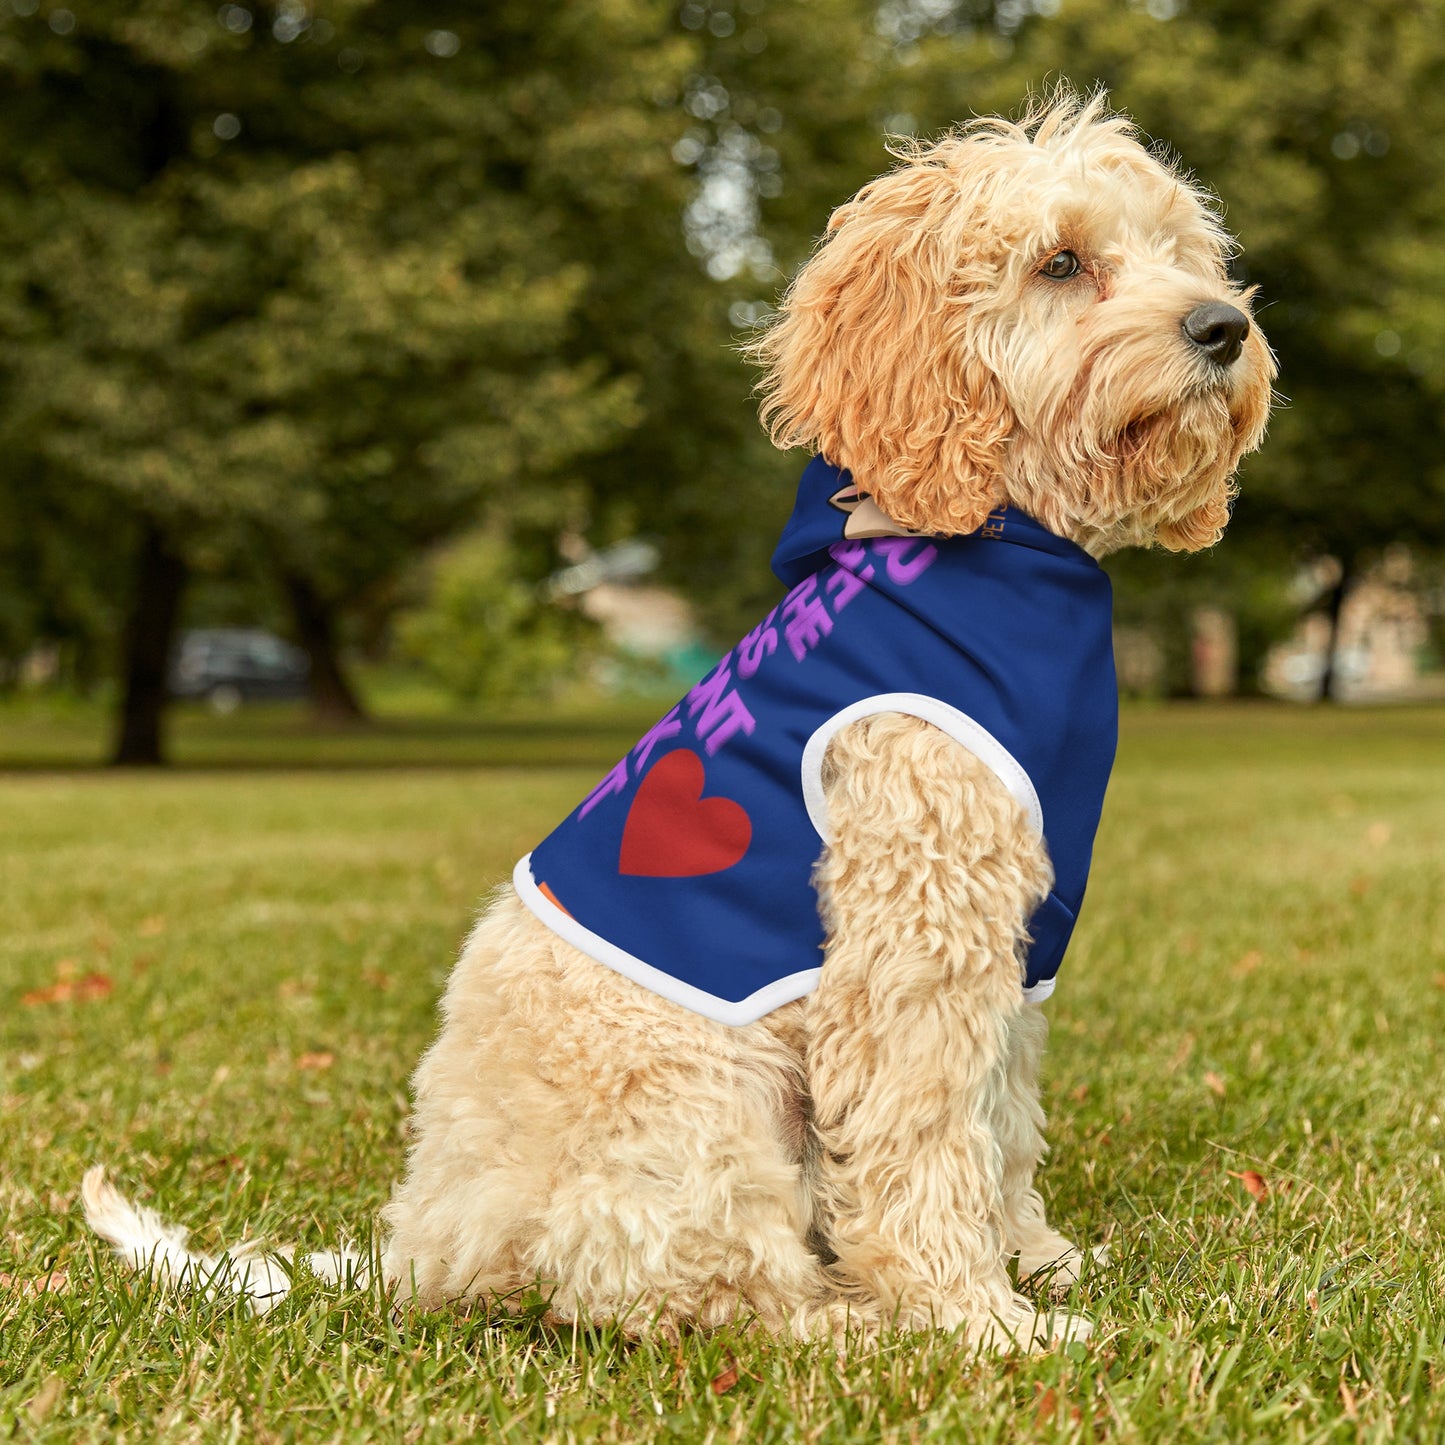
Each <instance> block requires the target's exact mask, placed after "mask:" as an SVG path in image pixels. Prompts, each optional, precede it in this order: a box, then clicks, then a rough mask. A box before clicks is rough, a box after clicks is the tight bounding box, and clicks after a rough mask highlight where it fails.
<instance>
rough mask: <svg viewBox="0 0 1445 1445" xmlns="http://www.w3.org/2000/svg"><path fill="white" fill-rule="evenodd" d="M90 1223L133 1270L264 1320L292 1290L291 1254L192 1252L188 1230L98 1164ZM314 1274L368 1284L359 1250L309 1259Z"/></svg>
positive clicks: (248, 1249) (84, 1187)
mask: <svg viewBox="0 0 1445 1445" xmlns="http://www.w3.org/2000/svg"><path fill="white" fill-rule="evenodd" d="M80 1198H81V1203H82V1205H83V1207H84V1209H85V1222H86V1223H87V1224H88V1225H90V1227H91V1228H92V1229H93V1230H94V1231H95V1232H96V1233H97V1234H98V1235H99V1236H100V1237H101V1238H102V1239H103V1240H105V1241H106V1243H107V1244H109V1245H110V1246H111V1248H113V1249H114V1250H115V1252H116V1253H117V1254H118V1255H120V1257H121V1258H122V1259H123V1260H125V1262H126V1263H127V1264H128V1265H130V1266H131V1268H132V1269H136V1270H140V1271H142V1272H147V1271H149V1272H150V1273H151V1274H153V1275H154V1276H155V1277H156V1278H157V1279H160V1280H164V1281H165V1282H166V1283H168V1284H174V1285H179V1286H181V1287H184V1288H189V1289H199V1290H200V1291H201V1292H202V1293H203V1294H204V1295H205V1296H206V1297H207V1298H208V1299H212V1298H215V1297H216V1296H217V1295H226V1294H229V1295H240V1296H242V1297H244V1299H245V1300H246V1302H247V1303H248V1304H249V1305H250V1307H251V1309H252V1310H253V1311H255V1313H256V1314H258V1315H263V1314H265V1313H266V1311H267V1310H269V1309H272V1308H273V1307H274V1306H276V1305H278V1304H279V1303H280V1302H281V1301H282V1300H283V1299H285V1298H286V1294H287V1292H288V1291H289V1290H290V1288H291V1271H290V1268H289V1264H290V1260H291V1258H292V1251H291V1250H290V1249H282V1250H277V1251H274V1252H268V1251H264V1250H262V1249H261V1248H260V1247H259V1246H258V1245H256V1244H254V1243H252V1244H245V1245H239V1246H237V1247H235V1248H233V1249H228V1250H226V1251H224V1252H223V1253H222V1254H219V1255H208V1254H194V1253H192V1252H191V1251H190V1250H189V1249H187V1248H186V1239H187V1231H186V1230H185V1229H183V1228H181V1226H180V1225H178V1224H167V1223H166V1221H165V1220H164V1219H162V1218H161V1217H160V1215H159V1214H157V1213H156V1212H155V1210H153V1209H147V1208H146V1207H145V1206H144V1205H138V1204H132V1203H131V1202H130V1200H128V1199H127V1198H126V1197H125V1196H124V1195H123V1194H122V1193H121V1192H120V1190H118V1189H117V1188H116V1187H115V1186H114V1185H113V1184H112V1183H111V1182H110V1181H109V1180H108V1179H107V1178H106V1177H105V1166H104V1165H103V1164H97V1165H95V1166H94V1167H93V1168H91V1169H87V1170H86V1172H85V1178H84V1179H83V1180H82V1181H81V1185H80ZM307 1263H308V1264H309V1265H310V1267H311V1271H312V1273H313V1274H315V1275H317V1276H318V1277H319V1278H321V1279H324V1280H326V1281H327V1282H328V1283H330V1284H345V1283H347V1282H348V1280H349V1281H350V1282H352V1283H354V1284H363V1283H365V1280H366V1277H367V1274H368V1268H367V1261H366V1260H365V1259H363V1258H362V1256H361V1255H359V1254H357V1253H356V1252H355V1251H354V1250H349V1249H336V1250H326V1251H324V1252H322V1253H318V1254H312V1255H308V1256H307Z"/></svg>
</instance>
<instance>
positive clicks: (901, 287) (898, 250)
mask: <svg viewBox="0 0 1445 1445" xmlns="http://www.w3.org/2000/svg"><path fill="white" fill-rule="evenodd" d="M982 149H983V148H982V147H979V146H978V145H977V143H976V142H971V141H969V140H968V139H965V138H961V137H950V138H949V139H947V140H945V141H941V142H939V143H938V144H937V145H934V146H932V147H930V148H928V149H926V150H921V149H920V150H919V151H917V152H916V153H914V154H913V155H912V156H911V157H910V158H909V159H908V160H907V162H906V163H905V164H904V165H902V166H900V167H899V168H898V169H896V170H894V171H892V172H890V173H889V174H888V175H885V176H882V177H880V178H879V179H878V180H876V181H874V182H872V183H871V184H870V185H868V186H865V187H864V188H863V190H861V191H860V192H859V193H858V195H857V196H856V197H855V198H854V199H853V200H852V201H850V202H848V203H847V204H846V205H844V206H841V207H839V209H838V210H837V211H836V212H835V213H834V215H833V218H832V220H831V222H830V223H829V226H828V235H827V236H826V237H825V238H824V239H823V241H822V242H821V243H820V245H819V246H818V249H817V250H816V251H815V252H814V253H813V256H812V257H811V259H810V260H809V261H808V262H807V264H806V265H805V266H804V267H803V268H802V270H800V271H799V272H798V274H797V276H796V277H795V278H794V280H793V284H792V285H791V286H790V287H789V289H788V292H787V294H786V295H785V296H784V298H783V301H782V303H781V306H780V309H779V315H778V317H777V319H776V320H775V321H774V322H773V324H772V325H771V326H770V327H769V328H768V329H767V331H765V332H764V333H763V334H762V336H761V337H760V338H759V339H758V340H757V341H756V342H754V343H753V344H752V346H751V347H750V348H749V351H750V353H751V355H752V356H753V358H754V359H755V360H757V361H759V362H761V363H762V365H763V366H764V368H765V374H764V378H763V382H762V386H761V390H762V393H763V397H764V400H763V407H762V414H763V420H764V422H765V423H766V425H767V426H768V429H769V432H770V434H771V436H772V438H773V441H774V443H775V444H776V445H778V446H780V447H784V448H787V447H795V446H810V447H813V448H815V449H816V450H818V451H820V452H821V453H822V454H823V455H824V456H825V457H827V459H828V460H829V461H830V462H832V463H834V464H835V465H836V466H841V467H846V468H847V469H848V470H849V471H851V472H852V473H853V476H854V478H855V479H856V481H857V483H858V485H859V487H860V488H862V489H863V490H864V491H865V492H867V493H868V494H869V495H870V496H871V497H872V498H873V499H874V501H876V502H877V504H878V505H879V507H881V508H882V510H883V511H884V512H885V513H887V515H888V516H889V517H890V518H892V519H893V520H894V521H895V522H898V523H900V524H901V525H903V526H904V527H908V528H910V529H912V530H914V531H920V532H942V533H955V534H961V533H967V532H974V531H977V530H978V528H979V527H981V526H982V525H983V523H984V520H985V519H986V518H987V516H988V514H989V512H991V511H992V510H993V509H994V508H995V507H997V506H999V505H1000V504H1001V503H1002V502H1003V500H1004V491H1003V484H1002V479H1001V471H1002V460H1003V451H1004V447H1005V445H1006V443H1007V441H1008V438H1009V434H1010V432H1011V431H1012V428H1013V415H1012V413H1011V412H1010V410H1009V407H1008V404H1007V402H1006V400H1005V398H1004V394H1003V389H1002V387H1001V386H1000V384H999V382H998V379H997V378H996V377H995V376H994V374H993V372H992V371H991V370H990V369H989V368H988V367H987V365H986V364H985V362H984V360H983V358H982V357H981V355H980V351H979V346H978V343H977V338H976V337H975V336H974V334H973V331H974V321H975V318H974V315H973V312H974V303H973V302H972V300H971V299H970V295H969V292H970V288H971V283H972V286H973V287H974V288H979V287H981V285H982V275H981V274H979V275H973V276H970V268H971V266H973V267H976V266H977V262H978V257H977V255H976V248H975V247H974V246H973V245H972V244H971V235H970V233H971V231H972V229H973V227H972V225H971V224H970V219H971V218H970V215H969V213H970V212H972V211H973V207H972V206H971V205H969V204H968V201H969V199H970V196H969V193H970V191H971V190H972V189H973V186H972V183H971V179H970V174H969V172H970V170H971V169H972V167H971V166H970V164H969V162H970V161H971V160H972V159H973V156H972V155H970V152H972V153H973V155H977V154H978V153H979V152H980V151H981V150H982ZM985 270H987V268H985ZM988 280H990V281H991V272H989V274H988Z"/></svg>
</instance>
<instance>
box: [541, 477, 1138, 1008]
mask: <svg viewBox="0 0 1445 1445" xmlns="http://www.w3.org/2000/svg"><path fill="white" fill-rule="evenodd" d="M898 530H899V529H897V528H896V527H894V526H893V525H892V524H891V523H889V522H888V521H887V519H886V518H884V517H883V515H882V513H881V512H879V511H878V510H877V508H876V507H875V506H874V505H873V504H872V502H871V501H870V500H869V499H868V498H866V496H864V495H862V494H861V493H859V492H858V490H857V488H856V487H855V486H854V485H853V483H852V479H851V477H850V476H849V474H848V473H847V472H846V471H841V470H839V469H838V468H836V467H833V466H831V465H830V464H829V463H828V462H826V461H824V460H823V459H822V458H821V457H819V458H816V459H814V461H813V462H812V463H811V464H810V465H809V466H808V468H807V470H806V471H805V472H804V473H803V477H802V481H801V483H800V484H799V488H798V499H797V504H796V506H795V507H794V509H793V515H792V517H791V518H790V519H789V521H788V524H787V526H786V527H785V529H784V531H783V535H782V538H781V540H780V542H779V545H778V549H777V551H776V553H775V554H774V557H773V570H774V572H775V573H776V574H777V575H778V577H779V579H780V580H781V581H782V582H783V583H784V584H785V585H786V586H788V587H789V588H790V590H789V592H788V594H787V595H786V596H785V597H784V598H783V600H782V602H781V603H779V604H778V606H776V607H774V608H773V610H772V611H771V612H769V613H768V615H767V616H766V617H765V618H763V620H762V621H761V622H760V623H758V625H757V626H756V627H754V628H753V629H752V631H751V632H749V633H748V634H747V636H745V637H744V638H743V639H742V640H741V641H740V642H739V643H738V644H737V645H736V646H735V647H733V648H732V649H731V650H730V651H729V652H728V653H727V654H726V656H724V657H723V659H722V660H721V661H720V662H719V663H718V664H717V666H716V667H714V668H713V669H712V671H711V672H709V673H708V674H707V676H706V677H704V678H703V679H702V681H701V682H699V683H698V684H697V685H696V686H695V687H694V688H693V689H692V690H691V691H690V692H689V693H688V694H687V696H686V697H685V698H683V699H682V700H681V701H680V702H679V703H678V704H677V706H676V707H674V708H672V709H671V710H670V711H669V712H668V713H667V714H666V715H665V716H664V717H663V718H661V719H660V720H659V721H658V722H657V723H656V724H655V725H654V726H653V727H652V728H651V729H649V731H648V732H647V733H645V734H644V735H643V737H642V738H641V739H640V740H639V741H638V742H637V744H636V745H635V746H634V747H633V748H632V750H631V751H630V752H629V753H628V754H627V756H626V757H624V758H623V759H622V760H621V761H620V762H619V763H618V764H617V765H616V767H614V768H613V769H612V770H611V771H610V772H609V773H608V774H607V776H606V777H604V778H603V779H602V781H601V782H600V783H598V785H597V786H596V787H595V788H594V789H593V790H592V791H591V792H590V793H589V794H588V795H587V796H586V797H585V798H584V799H583V800H582V802H581V803H580V804H579V805H578V806H577V808H576V809H575V810H574V811H573V812H572V813H571V815H570V816H569V817H568V818H567V819H566V820H565V821H564V822H563V823H562V824H561V826H560V827H558V828H557V829H556V830H555V831H554V832H553V833H551V834H550V835H549V836H548V837H547V838H546V839H545V840H544V841H543V842H541V843H540V844H538V846H537V847H536V848H535V849H534V850H533V851H532V852H531V853H530V854H528V855H527V856H526V857H525V858H523V859H522V860H521V861H520V862H519V863H518V864H517V867H516V871H515V874H514V878H513V881H514V883H515V886H516V889H517V892H518V894H519V895H520V896H521V898H522V900H523V902H524V903H525V904H526V905H527V906H528V907H529V908H530V909H531V910H532V911H533V912H534V913H535V914H536V915H537V916H538V917H539V918H540V919H541V920H542V921H543V922H544V923H546V924H547V925H548V927H550V928H551V929H553V930H554V931H555V932H556V933H558V934H559V935H561V937H563V938H564V939H566V940H567V941H568V942H570V943H572V944H574V945H575V946H576V947H578V948H580V949H581V950H582V951H583V952H584V953H586V954H588V955H589V956H591V957H592V958H594V959H596V960H597V961H598V962H599V963H603V964H606V965H607V966H608V967H610V968H613V969H616V970H617V971H618V972H619V973H623V974H625V975H626V976H627V977H629V978H631V979H635V980H636V981H637V982H638V983H641V984H643V985H645V986H646V987H647V988H650V989H652V990H653V991H654V992H656V993H659V994H661V995H662V996H663V997H664V998H668V999H671V1000H672V1001H673V1002H675V1003H679V1004H681V1005H683V1006H684V1007H686V1008H689V1009H692V1010H694V1011H696V1012H697V1013H701V1014H704V1015H705V1016H706V1017H708V1018H711V1019H716V1020H718V1021H719V1022H721V1023H726V1024H734V1025H742V1024H748V1023H752V1022H753V1021H754V1020H756V1019H759V1018H761V1017H762V1016H763V1015H764V1014H767V1013H769V1012H771V1011H772V1010H773V1009H776V1008H779V1007H781V1006H782V1005H783V1004H785V1003H789V1002H791V1001H792V1000H793V999H796V998H801V997H802V996H803V995H805V994H808V993H811V992H812V991H813V989H814V988H816V987H817V984H818V979H819V977H820V974H821V972H822V968H823V966H824V960H823V941H824V940H823V928H822V924H821V922H820V920H819V916H818V901H817V895H816V892H815V890H814V888H813V883H812V874H813V868H814V865H815V864H816V862H817V860H818V857H819V855H820V853H821V852H822V848H823V845H824V844H825V843H826V841H827V839H828V819H827V807H826V803H825V800H824V796H823V788H822V780H821V774H822V764H823V758H824V754H825V753H826V751H827V746H828V742H829V739H830V738H832V736H833V735H834V733H836V732H837V731H838V729H839V728H841V727H844V726H846V725H847V724H848V723H850V722H853V721H855V720H857V719H858V718H862V717H867V716H869V715H870V714H873V713H880V712H900V713H907V714H911V715H913V716H915V717H919V718H922V719H924V720H925V721H927V722H930V723H932V724H933V725H934V726H936V727H938V728H940V729H942V730H943V731H944V732H945V733H947V734H948V735H949V736H951V737H953V738H955V739H956V740H957V741H958V742H960V743H961V744H962V745H963V746H964V747H966V748H968V749H969V750H970V751H971V752H973V753H974V754H975V755H977V756H978V757H979V758H980V759H982V761H983V762H985V763H986V764H987V765H988V766H989V767H990V768H992V769H993V771H994V772H995V773H996V774H997V775H998V777H999V779H1000V781H1001V782H1002V783H1003V784H1004V786H1005V787H1006V788H1007V789H1008V790H1009V792H1010V793H1011V794H1012V795H1013V796H1014V797H1015V798H1016V799H1017V800H1018V802H1019V803H1020V805H1021V806H1022V807H1023V809H1024V811H1025V812H1026V814H1027V815H1028V818H1029V820H1030V822H1031V823H1032V824H1033V826H1034V827H1035V828H1037V829H1039V831H1040V832H1041V833H1042V834H1043V836H1044V838H1045V841H1046V843H1047V845H1048V849H1049V854H1050V857H1051V858H1052V860H1053V865H1054V874H1055V881H1054V887H1053V890H1052V892H1051V893H1050V894H1049V896H1048V897H1047V898H1046V899H1045V900H1044V902H1043V904H1042V905H1040V907H1039V908H1038V910H1037V911H1036V912H1035V914H1034V916H1033V918H1032V920H1031V921H1030V924H1029V935H1030V939H1031V943H1030V946H1029V949H1028V954H1027V959H1026V960H1024V961H1021V971H1022V978H1021V982H1022V985H1023V989H1024V993H1025V996H1026V997H1029V998H1032V999H1036V1000H1037V999H1043V998H1046V997H1047V996H1048V995H1049V994H1050V993H1051V992H1052V991H1053V986H1054V978H1055V975H1056V974H1057V972H1058V968H1059V964H1060V962H1061V961H1062V959H1063V955H1064V950H1065V948H1066V946H1067V945H1068V941H1069V936H1070V934H1071V933H1072V931H1073V927H1074V920H1075V918H1076V917H1077V916H1078V912H1079V908H1080V905H1081V904H1082V902H1083V897H1084V887H1085V884H1086V882H1087V880H1088V873H1089V859H1090V854H1091V852H1092V849H1093V842H1094V834H1095V831H1096V830H1097V828H1098V824H1099V814H1100V811H1101V809H1102V807H1103V802H1104V791H1105V788H1106V786H1107V784H1108V779H1109V771H1110V768H1111V767H1112V765H1113V761H1114V749H1115V744H1116V740H1117V733H1118V701H1117V688H1116V684H1115V680H1114V657H1113V643H1112V598H1111V592H1110V587H1109V579H1108V577H1107V576H1106V574H1105V573H1104V572H1103V571H1102V569H1101V568H1100V567H1099V565H1098V563H1097V562H1095V561H1094V560H1093V558H1091V557H1090V556H1089V555H1088V553H1086V552H1085V551H1084V550H1083V549H1082V548H1080V547H1078V546H1077V545H1076V544H1075V543H1073V542H1071V541H1069V540H1067V539H1066V538H1063V537H1059V536H1056V535H1054V534H1053V533H1052V532H1049V531H1047V530H1046V529H1045V528H1044V527H1042V526H1040V525H1039V524H1038V523H1037V522H1036V521H1034V520H1033V519H1032V518H1031V517H1028V516H1026V515H1024V514H1023V513H1022V512H1019V511H1017V510H1015V509H1014V508H1002V509H1000V510H999V511H997V512H995V513H993V514H992V515H991V516H990V517H989V518H988V520H987V522H986V523H985V524H984V526H983V527H982V528H981V529H980V530H979V531H977V532H975V533H973V534H971V535H969V536H964V537H925V536H914V535H911V534H905V535H882V536H880V535H877V532H879V531H882V532H892V533H897V532H898Z"/></svg>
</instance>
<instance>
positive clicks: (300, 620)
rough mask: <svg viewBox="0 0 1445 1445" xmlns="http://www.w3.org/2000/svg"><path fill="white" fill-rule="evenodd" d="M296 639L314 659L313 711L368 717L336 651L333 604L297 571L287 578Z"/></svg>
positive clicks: (322, 715)
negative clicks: (330, 604)
mask: <svg viewBox="0 0 1445 1445" xmlns="http://www.w3.org/2000/svg"><path fill="white" fill-rule="evenodd" d="M284 581H285V584H286V596H287V598H288V599H289V600H290V603H291V618H292V621H293V622H294V623H295V625H296V640H297V641H298V642H299V643H300V644H301V647H302V649H303V650H304V651H305V653H306V656H307V657H308V658H309V659H310V662H311V683H310V687H311V711H312V713H313V714H314V715H315V716H316V718H317V719H318V720H319V721H321V722H328V723H354V722H364V721H365V720H366V712H365V709H363V708H362V706H361V702H360V700H359V699H358V698H357V696H356V692H355V690H354V689H353V688H352V686H351V683H350V682H349V681H348V679H347V676H346V673H345V672H344V671H343V669H342V666H341V659H340V658H339V657H338V656H337V652H336V629H335V626H334V624H333V620H332V613H331V608H330V606H329V605H328V604H327V603H326V601H325V599H324V598H322V596H321V595H320V593H318V592H317V590H316V589H315V588H314V587H313V586H312V585H311V583H310V581H309V580H308V579H307V578H305V577H302V576H300V575H298V574H297V573H294V572H288V573H287V574H286V576H285V578H284Z"/></svg>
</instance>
